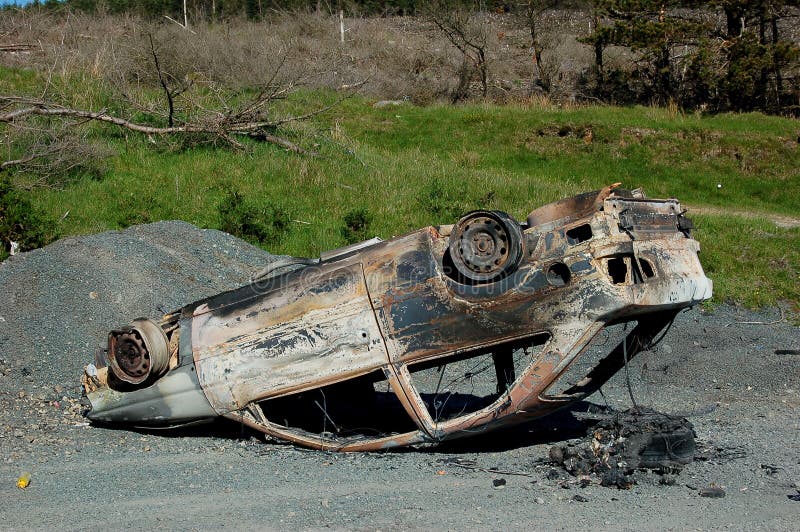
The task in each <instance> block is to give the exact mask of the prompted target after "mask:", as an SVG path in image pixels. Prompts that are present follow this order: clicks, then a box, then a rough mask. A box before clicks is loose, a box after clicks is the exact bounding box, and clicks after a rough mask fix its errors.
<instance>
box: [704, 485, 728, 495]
mask: <svg viewBox="0 0 800 532" xmlns="http://www.w3.org/2000/svg"><path fill="white" fill-rule="evenodd" d="M700 496H701V497H708V498H709V499H722V498H724V497H725V490H724V489H722V488H720V487H719V486H716V485H714V484H711V485H710V486H706V487H705V488H703V489H701V490H700Z"/></svg>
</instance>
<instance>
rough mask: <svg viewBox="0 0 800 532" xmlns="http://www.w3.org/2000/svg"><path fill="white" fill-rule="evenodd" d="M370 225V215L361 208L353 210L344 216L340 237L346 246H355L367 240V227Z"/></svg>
mask: <svg viewBox="0 0 800 532" xmlns="http://www.w3.org/2000/svg"><path fill="white" fill-rule="evenodd" d="M371 223H372V215H371V214H370V213H369V211H368V210H367V209H365V208H363V207H360V208H357V209H353V210H351V211H349V212H348V213H347V214H345V215H344V225H342V228H341V232H342V237H343V238H344V239H345V241H346V242H347V243H348V244H355V243H356V242H361V241H362V240H367V238H369V235H368V233H369V226H370V224H371Z"/></svg>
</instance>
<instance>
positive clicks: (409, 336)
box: [83, 186, 711, 451]
mask: <svg viewBox="0 0 800 532" xmlns="http://www.w3.org/2000/svg"><path fill="white" fill-rule="evenodd" d="M683 214H684V211H683V210H682V209H681V206H680V204H679V202H678V201H676V200H673V199H669V200H655V199H647V198H645V197H644V195H643V194H642V193H641V192H639V191H627V190H620V189H616V188H615V186H611V187H607V188H605V189H603V190H600V191H595V192H589V193H586V194H581V195H579V196H575V197H572V198H568V199H565V200H562V201H559V202H555V203H552V204H549V205H545V206H544V207H541V208H539V209H536V210H534V211H533V212H531V213H530V215H529V216H528V218H527V220H526V221H525V222H524V223H518V222H516V221H515V220H513V218H511V217H510V216H508V215H507V214H505V213H502V212H499V211H476V212H473V213H469V214H467V215H465V216H464V217H463V218H462V219H461V220H459V221H458V223H456V224H455V225H448V226H439V227H426V228H424V229H420V230H418V231H415V232H412V233H409V234H406V235H403V236H399V237H396V238H393V239H391V240H388V241H383V242H382V241H378V240H377V239H376V240H373V241H370V242H367V243H362V244H360V245H356V246H352V247H350V248H344V249H343V250H339V251H336V252H331V253H328V254H325V255H323V256H322V257H321V258H320V259H319V260H314V261H309V260H301V261H290V262H289V263H287V264H282V265H280V266H291V268H281V267H280V266H279V267H276V268H275V269H274V270H273V271H271V272H267V273H265V274H264V275H261V276H260V277H259V278H258V279H256V280H255V281H254V282H252V283H251V284H248V285H246V286H243V287H241V288H239V289H236V290H233V291H230V292H226V293H222V294H219V295H217V296H214V297H210V298H208V299H205V300H202V301H198V302H196V303H192V304H190V305H187V306H185V307H183V308H182V309H180V310H178V311H176V312H174V313H171V314H168V315H166V316H164V317H162V318H161V319H160V320H157V321H153V320H146V319H139V320H136V321H135V322H134V323H133V324H132V325H130V326H128V327H124V328H122V329H120V330H116V331H112V332H111V333H110V335H109V343H108V349H107V350H105V351H103V352H101V353H99V354H98V356H97V357H96V360H95V363H94V364H91V365H89V366H87V368H86V371H85V374H84V376H83V384H84V388H85V392H86V394H87V396H88V398H89V400H90V402H91V404H92V408H91V411H90V412H89V413H88V417H89V418H90V419H92V420H96V421H101V422H107V423H123V424H129V425H133V426H138V427H174V426H180V425H183V424H188V423H195V422H199V421H204V420H208V419H213V418H215V417H217V416H224V417H226V418H229V419H232V420H235V421H237V422H240V423H243V424H245V425H247V426H249V427H252V428H253V429H257V430H259V431H263V432H264V433H266V434H267V435H269V436H271V437H273V438H276V439H281V440H286V441H290V442H294V443H297V444H300V445H305V446H309V447H314V448H319V449H330V450H340V451H359V450H376V449H384V448H391V447H396V446H406V445H424V444H431V443H437V442H440V441H442V440H444V439H447V438H454V437H463V436H468V435H471V434H476V433H478V432H482V431H487V430H490V429H494V428H497V427H502V426H509V425H513V424H519V423H522V422H525V421H528V420H531V419H533V418H538V417H541V416H543V415H546V414H548V413H550V412H553V411H554V410H556V409H559V408H562V407H564V406H566V405H568V404H570V403H572V402H574V401H576V400H579V399H582V398H584V397H586V396H587V395H589V394H591V393H592V392H594V391H596V390H597V389H598V388H599V387H600V386H601V385H602V384H603V383H604V382H606V381H607V380H608V379H609V378H610V377H611V376H612V375H614V373H616V372H617V371H618V370H619V369H620V368H622V367H623V365H624V364H625V363H626V361H627V360H628V359H629V358H631V357H633V356H635V355H636V353H637V352H640V351H641V350H644V349H647V348H648V347H649V346H650V345H651V344H652V343H654V342H656V341H657V340H658V339H659V335H660V334H661V333H662V332H663V331H664V330H665V328H666V327H667V325H668V324H670V323H671V321H672V319H673V318H674V316H675V314H676V313H677V312H679V311H680V310H681V309H684V308H686V307H689V306H692V305H695V304H697V303H699V302H701V301H703V300H705V299H708V298H709V297H711V281H710V280H709V279H708V278H706V277H705V275H704V273H703V270H702V267H701V265H700V262H699V259H698V250H699V246H698V243H697V242H696V241H695V240H693V239H692V238H691V236H690V229H691V223H690V222H689V220H688V219H687V218H685V217H684V215H683Z"/></svg>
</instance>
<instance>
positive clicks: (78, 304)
mask: <svg viewBox="0 0 800 532" xmlns="http://www.w3.org/2000/svg"><path fill="white" fill-rule="evenodd" d="M269 260H270V256H269V255H266V254H265V253H263V252H261V251H259V250H257V249H255V248H253V247H251V246H249V245H247V244H245V243H243V242H241V241H239V240H237V239H234V238H233V237H230V236H228V235H225V234H223V233H219V232H217V231H202V230H199V229H197V228H194V227H192V226H190V225H188V224H184V223H180V222H165V223H158V224H151V225H148V226H140V227H136V228H131V229H128V230H126V231H123V232H112V233H104V234H101V235H92V236H88V237H80V238H75V239H67V240H62V241H59V242H57V243H55V244H53V245H51V246H48V247H47V248H45V249H42V250H37V251H35V252H31V253H27V254H23V255H21V256H18V257H15V258H13V259H12V260H9V261H7V262H5V263H2V264H0V286H2V287H3V294H4V295H3V297H4V301H3V304H2V306H0V500H2V504H0V528H6V529H20V528H26V529H31V528H34V529H53V528H58V529H66V530H71V529H88V528H94V527H112V528H122V527H126V528H127V527H132V528H136V529H147V528H168V529H206V528H222V527H225V528H231V529H265V528H266V529H286V528H292V529H294V528H313V529H319V528H337V529H370V530H378V529H380V530H386V529H388V528H393V529H394V528H400V529H465V528H479V529H499V528H502V529H522V528H528V529H530V528H533V529H544V528H547V529H575V528H589V527H591V528H595V529H631V530H633V529H636V530H641V529H643V528H646V529H650V528H655V529H687V528H692V529H717V528H730V529H748V530H752V529H764V530H766V529H769V530H791V529H797V522H798V516H800V501H796V500H793V499H792V498H790V496H793V495H795V494H797V493H798V488H800V447H798V441H800V415H799V414H800V355H798V354H776V352H775V351H776V350H797V349H800V328H798V327H797V326H795V325H793V324H792V323H791V322H790V321H787V319H786V318H785V317H784V319H781V318H782V313H781V312H780V311H779V310H778V309H765V310H764V311H762V312H758V313H754V312H749V311H744V310H740V309H737V308H734V307H730V306H724V305H723V306H719V307H717V308H716V309H715V310H714V311H713V312H710V313H708V312H700V311H699V310H698V309H695V310H692V311H689V312H685V313H682V314H681V315H680V316H679V318H678V320H677V321H676V323H675V325H674V326H673V328H672V330H671V331H670V332H669V334H668V335H667V337H666V339H665V340H664V341H663V342H662V343H661V344H660V345H659V346H658V347H657V348H656V349H655V350H653V351H649V352H645V353H643V354H642V355H640V356H639V357H637V359H635V360H634V361H633V362H632V363H631V367H630V374H631V378H632V381H633V391H634V394H635V397H636V398H637V400H638V402H639V403H641V404H644V405H649V406H652V407H655V408H657V409H660V410H664V411H668V412H689V413H691V412H695V413H696V415H693V416H691V417H690V420H691V421H692V423H693V424H694V426H695V429H696V432H697V437H698V446H699V449H700V455H701V457H702V458H704V460H703V461H696V462H695V463H693V464H691V465H689V466H688V467H686V468H685V469H684V470H683V471H682V472H681V473H680V474H678V475H677V476H676V477H675V480H676V482H675V484H674V485H663V484H661V483H660V481H661V480H662V477H661V476H660V475H656V474H646V473H641V474H639V475H638V478H637V480H638V483H637V485H635V486H634V487H633V488H632V489H630V490H617V489H612V488H605V487H601V486H599V485H598V484H597V483H592V484H589V485H588V486H586V487H584V488H581V487H579V483H578V482H577V481H576V479H563V478H552V479H550V478H549V477H554V475H552V474H550V475H549V473H550V470H551V466H550V465H549V464H547V463H546V462H545V461H544V458H545V457H546V456H547V453H548V450H549V448H550V446H551V445H552V444H553V443H554V442H561V441H565V440H568V439H570V438H574V437H579V436H581V435H582V434H583V433H584V432H585V430H586V427H585V426H583V425H581V424H580V423H579V422H577V421H576V420H575V419H574V418H573V417H572V416H571V414H570V413H569V412H562V413H560V414H558V415H557V416H556V417H555V418H554V419H550V420H543V421H541V422H538V423H536V424H534V425H531V426H526V427H523V428H520V429H517V430H514V431H511V432H503V433H493V434H490V435H487V436H483V437H481V438H478V439H473V440H463V441H461V442H456V443H453V444H450V445H449V446H447V447H440V448H437V449H433V450H407V451H401V452H390V453H380V454H379V453H375V454H331V453H324V452H318V451H307V450H303V449H298V448H295V447H292V446H289V445H284V444H275V443H264V442H263V441H261V440H260V439H259V438H258V437H257V436H255V435H253V434H252V433H249V432H244V431H242V430H241V428H240V427H238V426H236V425H233V424H227V423H220V424H215V425H209V426H204V427H199V428H196V429H194V430H193V431H188V432H187V431H184V432H182V433H178V434H175V433H149V434H148V433H139V432H131V431H124V430H109V429H105V428H99V427H94V426H89V425H88V424H87V423H85V420H84V419H83V418H82V417H81V415H80V411H81V406H80V404H79V398H80V391H79V388H78V379H79V376H80V372H81V368H82V366H83V365H84V364H85V363H87V362H89V361H91V358H92V352H93V346H94V345H96V344H98V343H100V342H102V341H103V338H104V336H105V334H106V332H107V330H108V329H110V328H112V327H114V326H117V325H119V324H121V323H125V322H127V321H129V320H130V319H131V318H132V317H136V316H139V315H157V314H159V313H161V312H164V311H166V310H170V309H172V308H174V307H177V306H179V305H181V304H184V303H187V302H189V301H191V300H194V299H198V298H200V297H203V296H205V295H210V294H213V293H216V292H218V291H220V290H223V289H225V288H230V287H233V286H237V285H239V284H241V283H243V282H245V281H246V280H247V278H248V277H249V275H250V274H251V273H252V272H253V271H255V270H257V269H259V268H260V267H262V266H263V265H264V264H265V263H266V262H268V261H269ZM623 384H624V379H623V378H622V376H621V375H618V376H617V377H616V378H615V379H614V380H613V381H612V382H610V383H609V384H608V385H607V386H606V387H605V388H604V390H603V392H604V394H603V395H600V394H596V395H595V396H593V397H591V398H590V401H591V402H593V403H596V404H601V405H604V404H609V405H611V406H614V407H616V408H627V407H628V406H630V400H629V399H628V395H627V390H626V389H625V387H624V386H623ZM587 407H588V405H587V404H586V403H583V404H581V405H579V406H578V407H577V410H585V409H586V408H587ZM456 459H460V460H456ZM465 464H466V465H467V466H468V467H464V465H465ZM24 471H28V472H30V473H31V484H30V486H29V487H28V488H27V489H25V490H20V489H17V487H16V486H15V482H16V480H17V477H18V476H19V475H20V474H21V473H22V472H24ZM501 478H502V479H504V480H505V481H506V483H505V485H501V486H495V484H496V483H495V482H494V481H495V480H498V479H501ZM498 484H501V483H498ZM710 484H715V485H718V486H720V487H722V488H723V489H724V491H725V497H724V498H716V499H713V498H704V497H700V496H699V494H698V490H699V489H701V488H704V487H706V486H709V485H710Z"/></svg>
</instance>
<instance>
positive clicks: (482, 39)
mask: <svg viewBox="0 0 800 532" xmlns="http://www.w3.org/2000/svg"><path fill="white" fill-rule="evenodd" d="M423 13H424V14H425V16H426V17H427V18H428V19H429V20H430V21H431V22H433V24H434V25H435V26H436V28H437V29H438V30H439V31H441V32H442V33H443V34H444V36H445V37H446V38H447V40H448V41H450V43H451V44H452V45H453V46H455V47H456V48H457V49H458V50H459V51H460V52H461V54H462V58H463V62H462V65H461V68H460V70H459V82H458V87H457V88H456V90H455V91H454V92H453V95H452V99H453V102H457V101H460V100H463V99H465V98H466V97H467V96H468V94H469V83H470V81H471V79H472V70H473V69H474V70H475V71H477V72H478V76H479V78H480V83H481V95H482V96H483V97H484V98H486V96H487V94H488V91H489V82H488V78H489V68H488V64H487V59H486V47H487V34H486V28H485V27H484V25H483V24H482V23H481V22H480V21H477V20H476V18H475V15H474V14H472V13H470V12H469V11H467V10H466V9H465V8H464V7H462V6H455V7H454V6H451V5H450V3H449V2H447V1H445V0H442V1H438V2H431V4H430V5H429V6H428V7H426V8H425V9H424V10H423Z"/></svg>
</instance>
